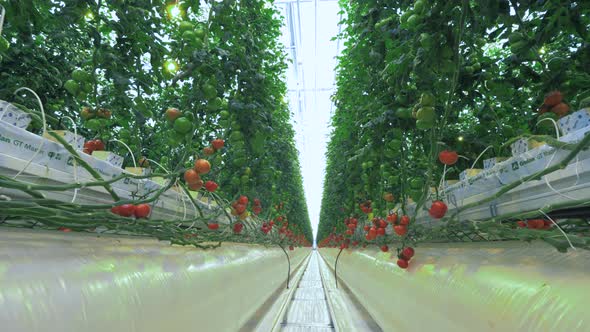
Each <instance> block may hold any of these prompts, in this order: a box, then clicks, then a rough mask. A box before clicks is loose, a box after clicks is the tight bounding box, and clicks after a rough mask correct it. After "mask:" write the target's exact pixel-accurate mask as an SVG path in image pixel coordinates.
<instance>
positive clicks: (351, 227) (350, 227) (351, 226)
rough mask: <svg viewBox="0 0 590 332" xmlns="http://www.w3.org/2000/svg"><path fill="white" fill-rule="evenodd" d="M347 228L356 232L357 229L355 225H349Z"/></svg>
mask: <svg viewBox="0 0 590 332" xmlns="http://www.w3.org/2000/svg"><path fill="white" fill-rule="evenodd" d="M346 227H348V229H351V230H354V229H355V228H356V225H355V224H348V225H347V226H346Z"/></svg>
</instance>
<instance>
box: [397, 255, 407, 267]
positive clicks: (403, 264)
mask: <svg viewBox="0 0 590 332" xmlns="http://www.w3.org/2000/svg"><path fill="white" fill-rule="evenodd" d="M408 265H409V264H408V261H407V260H405V259H401V258H400V259H398V260H397V266H399V267H401V268H402V269H407V268H408Z"/></svg>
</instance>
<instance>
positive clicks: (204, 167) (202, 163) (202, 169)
mask: <svg viewBox="0 0 590 332" xmlns="http://www.w3.org/2000/svg"><path fill="white" fill-rule="evenodd" d="M210 170H211V164H210V163H209V161H207V160H205V159H198V160H197V161H195V171H197V173H199V174H201V175H202V174H207V173H209V171H210Z"/></svg>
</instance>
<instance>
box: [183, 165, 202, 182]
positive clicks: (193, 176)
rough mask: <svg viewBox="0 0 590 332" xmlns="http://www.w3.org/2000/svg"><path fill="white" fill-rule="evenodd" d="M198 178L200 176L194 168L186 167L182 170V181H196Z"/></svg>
mask: <svg viewBox="0 0 590 332" xmlns="http://www.w3.org/2000/svg"><path fill="white" fill-rule="evenodd" d="M199 180H201V177H200V176H199V173H197V171H195V170H194V169H187V170H186V171H185V172H184V181H186V183H188V184H191V183H197V181H199Z"/></svg>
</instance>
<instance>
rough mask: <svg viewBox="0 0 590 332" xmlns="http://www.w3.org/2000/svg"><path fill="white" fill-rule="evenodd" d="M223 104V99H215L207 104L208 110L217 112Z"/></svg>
mask: <svg viewBox="0 0 590 332" xmlns="http://www.w3.org/2000/svg"><path fill="white" fill-rule="evenodd" d="M222 104H223V102H222V101H221V98H219V97H215V98H213V99H211V100H209V102H208V103H207V109H208V110H210V111H215V110H218V109H220V108H221V106H222Z"/></svg>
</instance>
